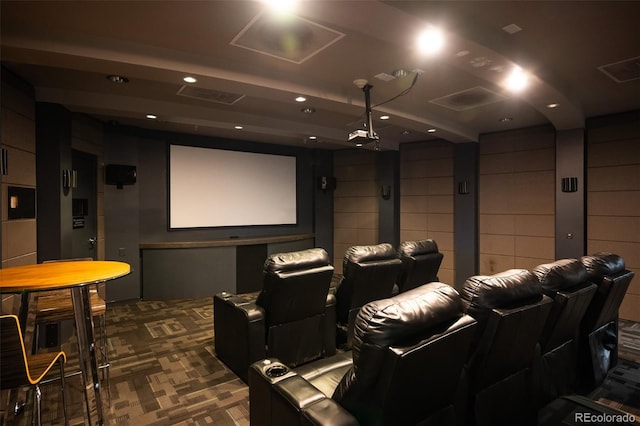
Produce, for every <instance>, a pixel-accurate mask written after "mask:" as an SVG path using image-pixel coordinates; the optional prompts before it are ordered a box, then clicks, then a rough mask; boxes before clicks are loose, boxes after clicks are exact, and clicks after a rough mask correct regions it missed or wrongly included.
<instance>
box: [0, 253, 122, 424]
mask: <svg viewBox="0 0 640 426" xmlns="http://www.w3.org/2000/svg"><path fill="white" fill-rule="evenodd" d="M130 272H131V267H130V266H129V264H127V263H124V262H113V261H91V260H85V261H73V262H52V263H40V264H36V265H25V266H15V267H11V268H4V269H0V293H20V294H22V295H23V297H22V304H21V306H20V312H21V314H22V315H21V316H24V314H23V313H26V312H27V310H28V307H27V306H25V305H26V304H28V300H29V297H25V295H27V294H28V293H31V292H40V291H47V290H57V289H63V288H69V289H70V290H71V300H72V303H73V313H74V320H75V325H76V336H77V338H78V352H79V353H78V355H79V358H80V368H81V369H82V374H83V375H84V377H85V383H87V388H86V389H85V392H87V396H88V395H89V392H90V390H91V388H93V389H94V391H95V400H96V410H97V415H98V424H104V420H103V412H102V399H101V395H100V380H99V378H98V364H97V358H96V353H95V348H96V345H95V338H94V332H93V317H92V315H91V304H90V302H89V285H91V284H98V283H103V282H106V281H109V280H113V279H116V278H119V277H122V276H125V275H127V274H129V273H130ZM23 320H24V318H21V321H23ZM89 375H91V380H89V379H90V377H89ZM87 415H88V417H89V423H91V413H87Z"/></svg>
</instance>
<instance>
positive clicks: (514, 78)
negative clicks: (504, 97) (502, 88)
mask: <svg viewBox="0 0 640 426" xmlns="http://www.w3.org/2000/svg"><path fill="white" fill-rule="evenodd" d="M528 84H529V76H528V75H527V73H526V72H524V71H523V70H522V68H520V67H515V68H514V69H513V70H511V73H510V74H509V76H508V77H507V79H506V80H505V85H506V87H507V89H509V90H511V91H512V92H516V93H517V92H521V91H523V90H524V89H525V88H526V87H527V86H528Z"/></svg>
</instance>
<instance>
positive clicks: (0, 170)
mask: <svg viewBox="0 0 640 426" xmlns="http://www.w3.org/2000/svg"><path fill="white" fill-rule="evenodd" d="M0 174H1V175H2V176H7V175H8V174H9V151H8V150H7V149H5V148H2V159H1V160H0Z"/></svg>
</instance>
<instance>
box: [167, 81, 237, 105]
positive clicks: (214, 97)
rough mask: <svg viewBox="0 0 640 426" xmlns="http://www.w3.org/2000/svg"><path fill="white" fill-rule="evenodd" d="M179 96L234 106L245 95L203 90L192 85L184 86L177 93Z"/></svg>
mask: <svg viewBox="0 0 640 426" xmlns="http://www.w3.org/2000/svg"><path fill="white" fill-rule="evenodd" d="M176 95H178V96H186V97H187V98H194V99H201V100H203V101H209V102H216V103H219V104H225V105H233V104H235V103H236V102H238V101H239V100H240V99H242V98H244V95H241V94H238V93H229V92H222V91H220V90H211V89H203V88H202V87H195V86H191V85H184V86H182V87H181V88H180V90H178V92H177V93H176Z"/></svg>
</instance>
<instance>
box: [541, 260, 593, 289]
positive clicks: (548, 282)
mask: <svg viewBox="0 0 640 426" xmlns="http://www.w3.org/2000/svg"><path fill="white" fill-rule="evenodd" d="M532 272H533V273H534V274H535V275H536V276H537V277H538V279H539V280H540V285H541V286H542V290H543V291H544V292H554V293H555V292H557V291H560V290H564V289H567V288H571V287H574V286H576V285H578V284H581V283H583V282H585V281H587V280H588V277H587V269H586V268H585V267H584V265H583V264H582V262H580V261H579V260H578V259H560V260H556V261H555V262H551V263H545V264H542V265H538V266H536V267H535V268H534V269H533V271H532Z"/></svg>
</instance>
